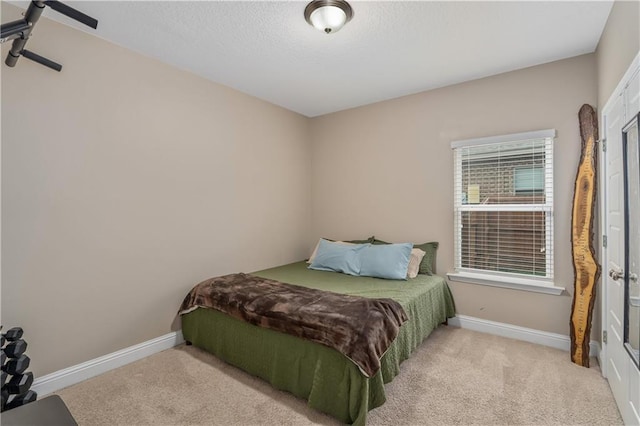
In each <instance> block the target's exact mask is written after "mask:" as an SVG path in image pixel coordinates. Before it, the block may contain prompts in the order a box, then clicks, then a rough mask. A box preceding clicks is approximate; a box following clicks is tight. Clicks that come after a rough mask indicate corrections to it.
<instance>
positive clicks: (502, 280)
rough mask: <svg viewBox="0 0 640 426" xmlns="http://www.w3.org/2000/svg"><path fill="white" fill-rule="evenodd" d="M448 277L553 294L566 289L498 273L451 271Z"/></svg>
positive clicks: (452, 279) (560, 292) (465, 281)
mask: <svg viewBox="0 0 640 426" xmlns="http://www.w3.org/2000/svg"><path fill="white" fill-rule="evenodd" d="M447 277H448V278H449V279H450V280H451V281H459V282H463V283H469V284H480V285H488V286H491V287H501V288H510V289H514V290H523V291H531V292H534V293H545V294H553V295H555V296H559V295H560V294H562V292H563V291H564V287H556V286H554V285H553V284H552V283H550V284H542V283H541V282H540V281H537V280H531V279H527V278H514V277H508V278H507V277H500V276H496V275H494V276H491V275H485V274H474V273H470V272H450V273H448V274H447Z"/></svg>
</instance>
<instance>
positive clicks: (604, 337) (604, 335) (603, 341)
mask: <svg viewBox="0 0 640 426" xmlns="http://www.w3.org/2000/svg"><path fill="white" fill-rule="evenodd" d="M602 343H607V330H604V331H603V332H602Z"/></svg>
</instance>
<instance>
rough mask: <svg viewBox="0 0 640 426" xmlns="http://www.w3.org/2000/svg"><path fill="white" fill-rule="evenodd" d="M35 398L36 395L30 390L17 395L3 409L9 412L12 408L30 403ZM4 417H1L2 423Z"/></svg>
mask: <svg viewBox="0 0 640 426" xmlns="http://www.w3.org/2000/svg"><path fill="white" fill-rule="evenodd" d="M37 398H38V394H37V393H35V392H34V391H32V390H30V391H27V392H25V393H23V394H22V395H18V396H16V397H15V398H13V399H12V400H11V401H9V402H8V403H7V405H6V407H5V408H6V409H7V410H11V409H12V408H18V407H21V406H23V405H26V404H28V403H30V402H34V401H35V400H36V399H37ZM4 416H5V415H4V414H3V415H2V419H3V422H4Z"/></svg>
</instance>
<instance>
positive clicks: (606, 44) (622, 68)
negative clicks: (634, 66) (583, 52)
mask: <svg viewBox="0 0 640 426" xmlns="http://www.w3.org/2000/svg"><path fill="white" fill-rule="evenodd" d="M638 51H640V1H620V0H617V1H616V2H615V3H614V4H613V7H612V8H611V13H610V14H609V19H607V24H606V26H605V28H604V31H603V32H602V36H601V37H600V42H599V43H598V48H597V50H596V58H597V67H598V106H599V109H600V110H602V108H603V107H604V104H605V103H606V102H607V101H608V100H609V97H610V96H611V95H612V93H613V91H614V89H615V88H616V86H617V85H618V82H619V81H620V80H621V79H622V76H623V75H624V73H625V72H626V71H627V68H629V65H631V61H632V60H633V58H634V57H635V56H636V55H637V54H638Z"/></svg>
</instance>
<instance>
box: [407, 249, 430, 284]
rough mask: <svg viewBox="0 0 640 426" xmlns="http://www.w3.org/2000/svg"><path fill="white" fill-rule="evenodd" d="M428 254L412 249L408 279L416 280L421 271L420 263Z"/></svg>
mask: <svg viewBox="0 0 640 426" xmlns="http://www.w3.org/2000/svg"><path fill="white" fill-rule="evenodd" d="M425 254H427V252H425V251H423V250H420V249H417V248H414V249H411V256H409V267H408V268H407V278H415V277H417V276H418V272H419V271H420V262H422V258H423V257H424V255H425Z"/></svg>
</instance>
